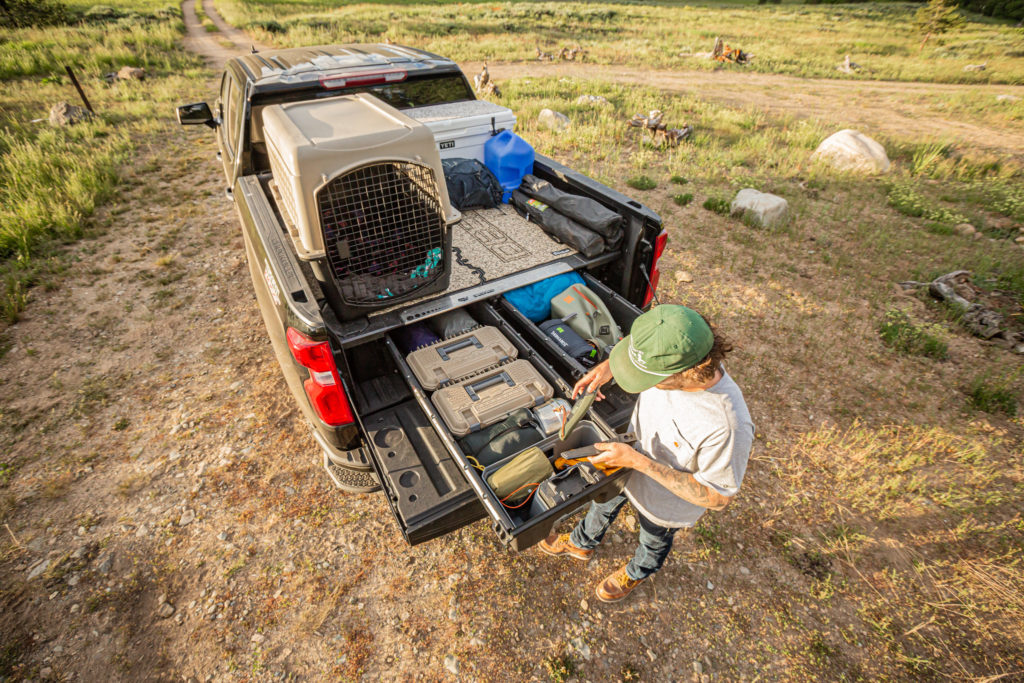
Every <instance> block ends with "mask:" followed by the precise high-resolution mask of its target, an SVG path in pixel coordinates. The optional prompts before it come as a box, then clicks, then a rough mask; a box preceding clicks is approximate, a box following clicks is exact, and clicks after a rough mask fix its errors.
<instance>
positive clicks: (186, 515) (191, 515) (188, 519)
mask: <svg viewBox="0 0 1024 683" xmlns="http://www.w3.org/2000/svg"><path fill="white" fill-rule="evenodd" d="M194 521H196V513H195V512H193V511H192V510H185V512H183V513H181V517H180V518H179V519H178V526H187V525H189V524H191V523H192V522H194Z"/></svg>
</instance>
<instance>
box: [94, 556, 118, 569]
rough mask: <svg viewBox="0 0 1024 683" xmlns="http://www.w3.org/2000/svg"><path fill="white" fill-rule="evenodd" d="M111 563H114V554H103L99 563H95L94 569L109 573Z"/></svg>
mask: <svg viewBox="0 0 1024 683" xmlns="http://www.w3.org/2000/svg"><path fill="white" fill-rule="evenodd" d="M113 565H114V556H113V555H112V554H109V553H108V554H107V555H104V556H103V559H102V560H100V561H99V564H97V565H96V571H98V572H99V573H100V574H109V573H110V568H111V567H112V566H113Z"/></svg>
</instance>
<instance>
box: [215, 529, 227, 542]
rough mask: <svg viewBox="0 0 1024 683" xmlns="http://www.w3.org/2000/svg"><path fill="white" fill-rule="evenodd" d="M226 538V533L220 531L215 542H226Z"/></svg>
mask: <svg viewBox="0 0 1024 683" xmlns="http://www.w3.org/2000/svg"><path fill="white" fill-rule="evenodd" d="M228 538H229V537H228V532H226V531H222V532H220V533H219V534H217V540H218V541H226V540H228Z"/></svg>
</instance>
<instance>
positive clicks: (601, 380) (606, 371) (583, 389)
mask: <svg viewBox="0 0 1024 683" xmlns="http://www.w3.org/2000/svg"><path fill="white" fill-rule="evenodd" d="M611 380H612V367H611V364H610V363H609V362H608V361H606V360H605V361H602V362H600V363H598V364H597V365H595V366H594V367H593V368H591V370H590V372H588V373H587V374H585V375H583V377H581V378H580V381H578V382H576V386H574V387H573V388H572V398H573V399H575V398H576V396H578V395H579V394H589V393H591V392H593V391H596V392H597V400H598V401H600V400H601V399H603V398H604V394H602V393H601V387H602V386H604V385H605V384H607V383H608V382H610V381H611Z"/></svg>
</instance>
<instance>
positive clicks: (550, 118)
mask: <svg viewBox="0 0 1024 683" xmlns="http://www.w3.org/2000/svg"><path fill="white" fill-rule="evenodd" d="M537 122H538V123H539V124H540V125H542V126H544V127H545V128H547V129H549V130H554V131H562V130H565V129H566V128H568V127H569V117H568V116H566V115H565V114H563V113H561V112H557V111H553V110H551V109H541V110H540V114H539V115H538V116H537Z"/></svg>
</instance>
